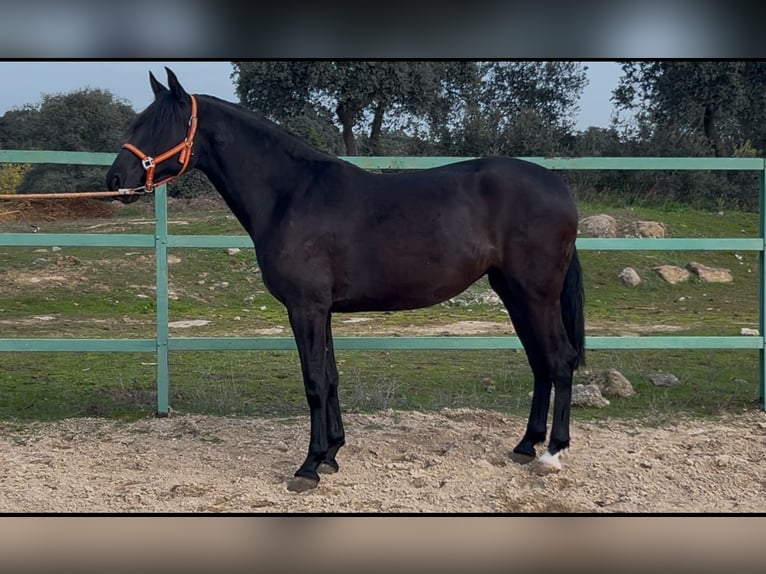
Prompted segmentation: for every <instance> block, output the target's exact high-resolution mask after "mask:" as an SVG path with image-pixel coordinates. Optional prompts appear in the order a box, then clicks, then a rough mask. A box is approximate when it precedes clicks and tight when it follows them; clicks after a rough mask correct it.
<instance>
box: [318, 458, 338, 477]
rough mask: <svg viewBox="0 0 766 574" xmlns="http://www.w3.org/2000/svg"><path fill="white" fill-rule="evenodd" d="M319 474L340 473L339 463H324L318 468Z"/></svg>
mask: <svg viewBox="0 0 766 574" xmlns="http://www.w3.org/2000/svg"><path fill="white" fill-rule="evenodd" d="M317 472H318V473H319V474H335V473H336V472H338V463H337V462H336V463H334V464H333V463H332V462H327V461H324V462H322V463H320V464H319V466H318V467H317Z"/></svg>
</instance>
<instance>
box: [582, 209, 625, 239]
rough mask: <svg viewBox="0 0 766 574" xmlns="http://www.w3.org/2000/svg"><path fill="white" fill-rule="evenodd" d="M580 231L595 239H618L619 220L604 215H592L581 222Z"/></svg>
mask: <svg viewBox="0 0 766 574" xmlns="http://www.w3.org/2000/svg"><path fill="white" fill-rule="evenodd" d="M580 229H582V230H583V231H584V232H585V233H587V234H588V235H592V236H593V237H617V220H616V219H615V218H614V217H612V216H611V215H606V214H603V213H602V214H600V215H591V216H590V217H584V218H583V219H581V220H580Z"/></svg>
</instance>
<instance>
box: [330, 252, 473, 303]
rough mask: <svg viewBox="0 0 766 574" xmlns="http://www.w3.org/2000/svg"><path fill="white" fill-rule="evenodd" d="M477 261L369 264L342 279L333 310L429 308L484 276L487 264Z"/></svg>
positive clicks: (458, 292)
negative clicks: (463, 262)
mask: <svg viewBox="0 0 766 574" xmlns="http://www.w3.org/2000/svg"><path fill="white" fill-rule="evenodd" d="M476 263H477V262H471V263H470V264H463V265H459V264H456V265H455V266H444V265H438V266H437V265H433V264H431V265H429V264H428V263H421V264H419V265H414V266H408V267H407V268H406V269H405V268H399V267H397V268H392V267H391V266H385V265H384V266H377V267H376V266H375V265H373V264H371V265H370V266H367V267H365V268H364V269H363V270H361V271H359V272H357V273H355V274H353V275H351V276H350V277H348V279H347V280H346V281H344V282H343V286H342V288H340V289H338V290H337V292H336V293H335V296H334V303H333V309H334V310H336V311H341V312H352V311H401V310H406V309H420V308H423V307H430V306H432V305H436V304H438V303H442V302H443V301H446V300H448V299H451V298H452V297H455V296H456V295H459V294H460V293H462V292H463V291H465V290H466V289H467V288H468V287H470V286H471V285H472V284H473V283H474V282H475V281H476V280H477V279H479V278H480V277H481V276H482V275H484V273H485V272H486V270H487V269H486V266H483V265H477V264H476Z"/></svg>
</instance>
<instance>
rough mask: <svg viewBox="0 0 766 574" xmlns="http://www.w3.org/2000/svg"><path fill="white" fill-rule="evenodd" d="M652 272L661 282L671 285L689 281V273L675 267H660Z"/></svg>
mask: <svg viewBox="0 0 766 574" xmlns="http://www.w3.org/2000/svg"><path fill="white" fill-rule="evenodd" d="M654 271H655V272H656V273H657V275H659V276H660V278H661V279H662V280H663V281H666V282H668V283H670V284H671V285H675V284H676V283H681V282H683V281H688V279H689V272H688V271H687V270H686V269H683V268H682V267H677V266H675V265H660V266H658V267H655V268H654Z"/></svg>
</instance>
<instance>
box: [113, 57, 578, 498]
mask: <svg viewBox="0 0 766 574" xmlns="http://www.w3.org/2000/svg"><path fill="white" fill-rule="evenodd" d="M167 74H168V87H165V86H164V85H162V84H161V83H160V82H158V81H157V79H156V78H155V77H154V76H153V75H152V74H151V73H150V74H149V79H150V84H151V87H152V90H153V91H154V96H155V99H154V101H153V102H152V103H151V104H150V105H149V106H148V107H147V109H146V110H144V111H143V112H142V113H141V114H140V115H139V117H138V118H137V119H136V121H135V123H134V124H133V125H132V127H131V129H130V133H129V142H130V143H128V144H125V146H123V148H124V149H123V150H122V151H121V152H120V153H119V155H118V156H117V158H116V159H115V161H114V163H113V165H112V167H111V168H110V170H109V172H108V174H107V186H108V187H109V189H111V190H116V189H118V188H125V187H133V188H137V187H138V186H141V187H143V188H144V189H146V190H148V191H151V189H152V188H153V187H154V186H156V185H159V184H160V183H163V182H164V181H168V180H169V179H172V178H173V177H175V176H177V175H179V174H180V173H181V172H183V171H185V170H187V169H193V168H197V169H199V170H201V171H202V172H203V173H204V174H205V175H206V176H207V177H208V178H209V179H210V181H211V182H212V183H213V185H214V186H215V188H216V189H217V190H218V192H219V193H220V194H221V195H222V196H223V198H224V200H225V201H226V203H227V205H228V206H229V208H230V209H231V211H232V212H233V214H234V215H235V216H236V217H237V219H238V220H239V222H240V223H241V224H242V226H243V227H244V229H245V230H246V231H247V233H248V234H249V235H250V237H251V238H252V240H253V245H254V246H255V252H256V258H257V260H258V264H259V265H260V268H261V273H262V276H263V281H264V283H265V285H266V287H267V288H268V290H269V291H270V292H271V293H272V294H273V295H274V297H276V298H277V299H278V300H279V301H280V302H281V303H282V304H283V305H284V306H285V307H286V309H287V313H288V315H289V319H290V325H291V327H292V331H293V335H294V337H295V342H296V344H297V347H298V352H299V355H300V361H301V367H302V373H303V382H304V386H305V390H306V398H307V400H308V406H309V410H310V413H311V436H310V441H309V446H308V456H307V457H306V460H305V461H304V463H303V464H302V465H301V466H300V468H298V470H297V471H296V473H295V476H294V477H293V478H292V479H291V480H290V481H289V483H288V488H289V489H290V490H295V491H302V490H307V489H310V488H314V487H316V486H317V484H318V482H319V475H318V474H317V473H318V472H328V473H329V472H336V471H337V470H338V463H337V462H336V455H337V453H338V449H340V447H341V446H343V444H344V441H345V435H344V431H343V423H342V422H341V412H340V407H339V405H338V371H337V368H336V363H335V356H334V353H333V339H332V332H331V314H332V313H334V312H337V313H348V312H354V311H391V310H401V309H415V308H420V307H428V306H431V305H434V304H436V303H439V302H442V301H445V300H446V299H449V298H450V297H454V296H455V295H457V294H459V293H461V292H462V291H464V290H465V289H466V288H467V287H469V286H470V285H471V284H472V283H474V282H475V281H476V280H477V279H479V278H480V277H482V276H484V275H485V274H486V275H487V276H488V278H489V282H490V285H491V286H492V288H493V289H494V290H495V291H496V292H497V294H498V295H499V296H500V298H501V299H502V301H503V303H504V304H505V306H506V308H507V309H508V313H509V314H510V317H511V320H512V321H513V325H514V327H515V329H516V332H517V333H518V336H519V338H520V340H521V342H522V344H523V345H524V349H525V351H526V354H527V358H528V361H529V364H530V366H531V368H532V371H533V373H534V381H535V382H534V394H533V398H532V406H531V410H530V415H529V421H528V424H527V430H526V432H525V434H524V436H523V438H522V439H521V441H520V442H519V444H518V445H517V446H516V448H515V449H514V450H513V453H514V454H513V455H512V458H514V459H515V460H518V461H519V462H528V461H531V460H533V459H534V458H535V456H536V453H535V445H536V444H538V443H543V442H545V439H546V432H547V420H548V409H549V405H550V396H551V385H553V387H554V388H555V391H556V392H555V399H554V406H553V419H552V426H551V435H550V442H549V444H548V448H547V450H546V452H545V453H544V454H543V455H542V456H541V457H540V459H539V460H540V461H541V462H542V463H543V464H546V465H548V466H550V467H552V468H555V469H558V468H560V467H561V464H560V462H559V455H560V453H561V451H562V450H564V449H566V448H568V447H569V413H570V405H571V389H572V374H573V371H574V369H576V368H577V367H578V366H579V365H581V364H583V363H584V356H585V355H584V339H585V335H584V332H585V329H584V318H583V287H582V273H581V269H580V263H579V260H578V257H577V251H576V249H575V237H576V235H577V220H578V218H577V210H576V207H575V204H574V200H573V198H572V196H571V194H570V191H569V189H568V187H567V186H566V184H565V183H564V182H563V180H562V179H561V178H560V177H559V176H558V175H556V174H554V173H553V172H551V171H549V170H547V169H545V168H543V167H541V166H538V165H536V164H534V163H529V162H525V161H521V160H516V159H511V158H504V157H488V158H484V159H476V160H470V161H463V162H459V163H453V164H449V165H446V166H443V167H438V168H433V169H426V170H420V171H417V172H410V173H398V174H373V173H370V172H368V171H365V170H363V169H361V168H358V167H356V166H354V165H352V164H350V163H348V162H345V161H342V160H340V159H338V158H336V157H333V156H329V155H327V154H324V153H322V152H320V151H318V150H316V149H314V148H313V147H311V146H310V145H309V144H307V143H306V142H304V141H302V140H301V139H299V138H297V137H295V136H294V135H292V134H290V133H288V132H287V131H285V130H284V129H282V128H280V127H279V126H277V125H276V124H274V123H273V122H271V121H269V120H267V119H265V118H263V117H262V116H260V115H257V114H255V113H252V112H250V111H247V110H245V109H244V108H242V107H241V106H238V105H235V104H232V103H229V102H226V101H223V100H220V99H218V98H215V97H212V96H207V95H199V96H194V95H190V94H188V93H187V92H186V91H185V90H184V88H183V87H182V86H181V84H180V83H179V82H178V79H177V78H176V76H175V74H173V72H172V71H171V70H167ZM155 172H156V173H155ZM156 179H159V181H156Z"/></svg>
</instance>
